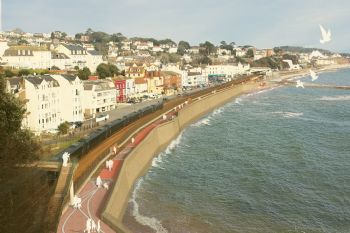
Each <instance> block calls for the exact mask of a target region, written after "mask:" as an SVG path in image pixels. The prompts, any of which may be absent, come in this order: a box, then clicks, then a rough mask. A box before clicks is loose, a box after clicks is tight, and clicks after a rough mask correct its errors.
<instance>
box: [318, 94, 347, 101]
mask: <svg viewBox="0 0 350 233" xmlns="http://www.w3.org/2000/svg"><path fill="white" fill-rule="evenodd" d="M320 100H323V101H346V100H350V95H338V96H323V97H322V98H320Z"/></svg>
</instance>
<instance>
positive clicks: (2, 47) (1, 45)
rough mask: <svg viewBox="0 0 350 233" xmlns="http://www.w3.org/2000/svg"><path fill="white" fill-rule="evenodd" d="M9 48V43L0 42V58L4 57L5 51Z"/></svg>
mask: <svg viewBox="0 0 350 233" xmlns="http://www.w3.org/2000/svg"><path fill="white" fill-rule="evenodd" d="M8 48H9V46H8V45H7V41H5V40H0V57H2V56H3V55H4V53H5V51H6V50H7V49H8Z"/></svg>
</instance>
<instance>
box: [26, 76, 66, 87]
mask: <svg viewBox="0 0 350 233" xmlns="http://www.w3.org/2000/svg"><path fill="white" fill-rule="evenodd" d="M24 79H25V80H27V81H28V82H30V83H32V84H33V85H35V86H39V85H40V84H41V83H42V82H43V81H44V80H45V81H46V82H52V83H53V86H54V87H59V86H60V85H59V84H58V82H57V81H56V80H55V79H54V78H52V77H51V76H50V75H37V76H27V77H24Z"/></svg>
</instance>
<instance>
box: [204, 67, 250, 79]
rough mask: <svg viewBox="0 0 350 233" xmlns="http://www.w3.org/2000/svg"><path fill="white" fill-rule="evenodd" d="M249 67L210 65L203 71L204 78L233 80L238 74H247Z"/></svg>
mask: <svg viewBox="0 0 350 233" xmlns="http://www.w3.org/2000/svg"><path fill="white" fill-rule="evenodd" d="M249 70H250V65H249V64H248V65H242V64H241V63H238V64H237V65H210V66H207V67H206V68H205V69H204V70H203V74H204V75H206V76H225V77H226V78H233V77H235V76H236V75H239V74H248V73H249Z"/></svg>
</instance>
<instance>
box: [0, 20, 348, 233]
mask: <svg viewBox="0 0 350 233" xmlns="http://www.w3.org/2000/svg"><path fill="white" fill-rule="evenodd" d="M320 27H321V26H320ZM321 31H322V29H321ZM329 40H330V38H329ZM321 43H322V42H321ZM349 66H350V54H347V53H336V52H332V51H328V50H325V49H319V48H304V47H296V46H279V47H272V48H257V47H255V46H254V45H239V44H236V43H235V42H232V41H230V42H226V41H221V42H220V43H219V44H214V43H211V42H210V41H204V42H203V43H199V44H197V45H193V44H192V45H191V44H190V43H189V42H187V41H179V42H175V41H173V40H172V39H160V40H159V39H154V38H144V37H131V38H127V37H126V36H124V35H123V34H122V33H115V34H108V33H105V32H101V31H94V30H92V29H90V28H89V29H87V30H86V32H83V33H77V34H75V35H68V34H67V33H65V32H62V31H54V32H51V33H29V32H24V31H22V30H21V29H15V30H12V31H6V32H1V33H0V75H1V77H0V78H1V80H0V81H1V82H0V84H1V85H0V87H1V88H2V89H3V90H0V91H2V92H0V98H1V99H0V100H4V101H3V103H4V104H3V106H0V107H1V109H0V110H1V112H0V113H1V114H2V115H1V116H2V117H3V118H4V119H5V124H3V125H1V124H0V125H1V126H2V128H3V129H6V130H3V131H0V137H1V138H3V139H4V141H2V143H3V144H1V145H0V146H3V147H4V148H5V149H6V151H5V153H4V154H6V156H3V158H6V159H4V166H3V167H4V169H2V170H1V175H3V176H6V177H10V176H11V179H3V181H4V182H3V184H2V185H3V187H11V188H10V189H9V190H10V191H8V192H4V193H2V194H1V195H2V196H0V200H2V201H3V202H2V203H4V204H3V206H2V207H3V208H2V209H3V212H0V215H1V216H2V219H4V220H5V221H6V222H8V223H6V224H3V225H4V226H0V232H1V231H2V229H5V228H6V229H15V230H14V231H13V232H24V231H25V230H24V229H29V230H28V232H45V233H47V232H50V233H51V232H60V233H65V232H88V233H90V232H133V230H130V229H131V228H132V229H134V230H135V229H137V230H135V231H134V232H168V231H167V230H166V229H165V228H163V226H162V224H160V223H159V224H158V223H157V222H156V224H153V225H152V224H147V223H149V222H152V221H154V220H152V219H151V220H150V219H149V218H147V217H143V218H142V217H141V218H138V216H139V214H133V217H130V213H129V212H130V209H129V206H128V205H129V203H130V198H131V195H134V194H132V192H133V190H134V187H135V186H136V187H137V184H136V183H137V179H139V178H140V177H142V176H143V175H144V173H145V171H146V170H147V169H148V167H149V166H150V164H153V162H152V161H153V159H154V157H155V156H156V155H157V154H158V153H159V151H162V150H164V149H165V148H166V145H168V144H169V143H170V142H171V141H172V140H174V139H175V138H176V137H177V136H178V135H181V134H182V130H183V129H184V128H185V127H187V126H188V125H189V124H191V123H193V122H194V121H195V120H198V119H199V118H200V117H202V116H203V115H205V114H207V113H208V112H211V111H213V110H214V109H215V108H217V107H218V106H222V105H223V104H225V103H227V102H229V101H231V100H232V99H233V98H236V97H238V96H240V95H243V94H247V93H251V92H255V91H260V90H263V89H268V88H271V87H276V86H279V85H291V86H293V87H295V83H296V88H298V87H301V88H304V84H303V83H302V82H301V81H300V80H297V81H296V82H294V80H293V78H296V77H301V76H308V75H310V76H311V78H312V81H314V80H316V79H317V78H318V76H317V74H319V72H321V71H324V70H332V69H334V70H336V69H338V68H344V67H349ZM316 72H317V74H316ZM275 78H277V79H275ZM287 78H291V79H287ZM276 80H277V81H276ZM267 83H268V84H267ZM307 85H310V84H307V83H306V84H305V86H307ZM312 85H313V86H312V87H315V86H317V85H318V87H324V86H322V85H324V84H312ZM327 87H331V86H327ZM331 88H335V89H342V88H343V89H344V88H348V87H346V86H332V87H331ZM282 113H284V112H282ZM287 114H289V115H288V116H289V117H290V116H295V115H298V114H300V113H291V112H287ZM8 155H10V156H8ZM0 158H2V157H0ZM18 171H20V173H18ZM29 179H30V181H29V182H28V180H29ZM135 184H136V185H135ZM136 189H137V188H136ZM28 197H30V198H28ZM8 200H10V201H8ZM131 202H133V208H134V210H135V209H136V211H139V210H138V208H139V207H138V205H137V204H135V203H136V201H135V199H133V201H131ZM13 203H15V204H13ZM18 203H20V204H18ZM7 209H9V210H11V211H10V212H11V214H9V215H7V214H6V213H5V212H6V211H7ZM33 209H35V210H34V211H33ZM14 219H15V220H17V219H18V220H21V221H22V222H21V223H22V224H18V225H17V224H13V222H16V221H14ZM140 219H141V220H140ZM145 219H146V220H145ZM157 224H158V225H157ZM0 225H1V224H0ZM1 227H3V228H1ZM38 229H40V230H42V231H39V230H38ZM140 229H141V230H140ZM152 229H153V230H154V231H152Z"/></svg>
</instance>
